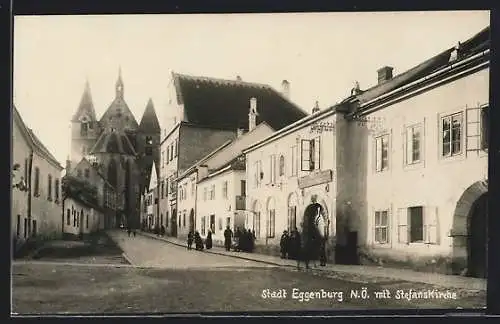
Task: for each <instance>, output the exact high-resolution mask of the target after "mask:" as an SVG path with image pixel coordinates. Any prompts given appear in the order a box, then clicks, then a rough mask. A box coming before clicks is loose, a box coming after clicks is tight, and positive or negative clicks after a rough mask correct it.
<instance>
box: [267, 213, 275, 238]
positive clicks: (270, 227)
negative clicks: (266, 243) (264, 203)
mask: <svg viewBox="0 0 500 324" xmlns="http://www.w3.org/2000/svg"><path fill="white" fill-rule="evenodd" d="M267 217H268V218H267V238H275V237H276V209H274V208H273V209H270V210H269V211H268V213H267Z"/></svg>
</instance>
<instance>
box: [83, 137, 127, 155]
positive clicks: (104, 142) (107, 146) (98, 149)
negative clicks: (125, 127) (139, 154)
mask: <svg viewBox="0 0 500 324" xmlns="http://www.w3.org/2000/svg"><path fill="white" fill-rule="evenodd" d="M91 153H92V154H95V153H118V154H127V155H135V154H136V152H135V150H134V148H133V146H132V144H131V143H130V141H129V139H128V137H127V135H126V134H125V133H122V132H118V131H114V132H109V131H107V132H103V133H102V134H101V136H99V138H98V139H97V142H96V143H95V145H94V147H93V148H92V150H91Z"/></svg>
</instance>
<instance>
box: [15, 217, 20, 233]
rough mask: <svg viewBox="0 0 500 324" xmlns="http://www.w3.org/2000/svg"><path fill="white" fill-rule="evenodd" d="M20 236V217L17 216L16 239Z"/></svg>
mask: <svg viewBox="0 0 500 324" xmlns="http://www.w3.org/2000/svg"><path fill="white" fill-rule="evenodd" d="M19 235H21V215H17V225H16V237H19Z"/></svg>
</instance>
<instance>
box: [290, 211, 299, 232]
mask: <svg viewBox="0 0 500 324" xmlns="http://www.w3.org/2000/svg"><path fill="white" fill-rule="evenodd" d="M295 227H297V206H290V207H288V231H289V232H291V231H293V230H294V229H295Z"/></svg>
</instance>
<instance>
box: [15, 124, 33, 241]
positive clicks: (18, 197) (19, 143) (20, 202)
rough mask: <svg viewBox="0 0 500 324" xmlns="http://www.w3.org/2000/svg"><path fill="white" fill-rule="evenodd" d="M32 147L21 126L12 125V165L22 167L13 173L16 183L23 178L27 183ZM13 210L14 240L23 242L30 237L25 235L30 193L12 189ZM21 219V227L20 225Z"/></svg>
mask: <svg viewBox="0 0 500 324" xmlns="http://www.w3.org/2000/svg"><path fill="white" fill-rule="evenodd" d="M30 151H31V147H30V145H29V144H28V142H27V139H26V138H25V137H24V136H23V134H22V132H21V129H20V128H19V125H18V124H17V123H16V122H13V123H12V164H13V165H14V164H16V163H18V164H19V165H20V168H19V171H17V172H13V173H14V174H15V177H14V180H15V183H17V182H19V181H20V180H21V177H23V178H24V179H25V181H26V178H27V177H26V175H27V174H28V172H29V171H28V168H29V166H28V159H29V156H30ZM11 192H12V209H11V232H12V235H13V237H14V238H16V239H18V240H20V241H23V240H24V239H25V238H26V237H28V233H27V232H26V236H25V235H24V231H25V229H24V220H25V219H26V220H27V219H28V197H29V196H28V195H29V194H28V192H26V191H20V190H19V189H17V188H13V189H12V191H11ZM18 218H19V227H18V226H17V224H18Z"/></svg>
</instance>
